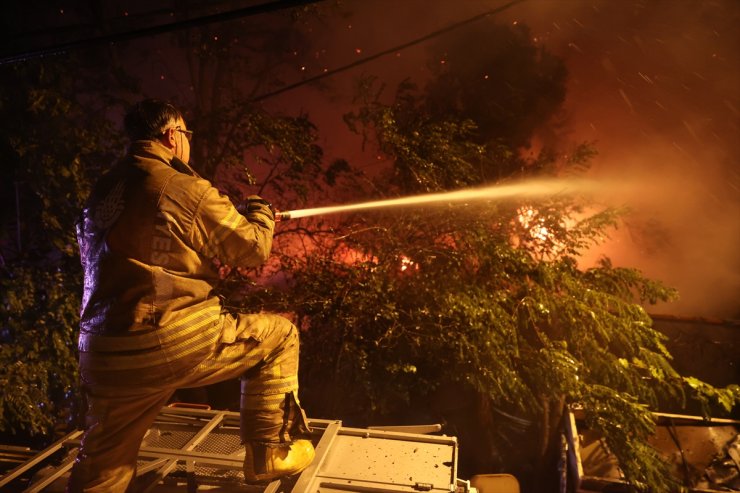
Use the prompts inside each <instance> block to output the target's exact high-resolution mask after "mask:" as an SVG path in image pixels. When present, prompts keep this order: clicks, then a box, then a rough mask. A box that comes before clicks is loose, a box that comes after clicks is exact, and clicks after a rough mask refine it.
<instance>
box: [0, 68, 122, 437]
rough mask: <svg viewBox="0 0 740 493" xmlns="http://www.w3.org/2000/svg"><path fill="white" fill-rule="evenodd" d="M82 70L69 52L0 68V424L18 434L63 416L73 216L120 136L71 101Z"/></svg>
mask: <svg viewBox="0 0 740 493" xmlns="http://www.w3.org/2000/svg"><path fill="white" fill-rule="evenodd" d="M73 67H77V68H78V69H79V71H78V72H75V71H74V70H72V68H73ZM83 73H84V72H83V70H82V65H80V64H77V62H76V61H74V60H72V59H57V60H54V61H52V60H45V61H44V62H43V63H41V62H38V63H36V62H28V63H25V64H22V65H10V66H4V67H2V69H1V70H0V80H2V83H1V84H0V88H2V89H1V90H0V116H1V117H0V122H2V123H0V125H1V126H2V132H0V135H2V137H0V159H1V160H2V161H3V162H4V163H6V165H7V166H6V169H5V173H6V174H5V179H4V180H2V188H3V190H2V192H3V193H2V196H3V198H2V200H3V201H4V203H3V209H2V210H3V215H2V218H1V219H2V235H3V236H2V243H0V253H1V254H2V268H1V269H0V284H1V285H2V291H1V292H2V293H3V294H2V297H1V298H0V324H1V326H0V340H1V341H2V347H1V349H0V384H1V385H2V388H3V389H4V392H3V395H2V396H1V397H0V418H1V420H0V431H2V432H6V433H12V434H19V435H21V436H22V435H24V434H25V435H38V436H41V435H46V436H47V437H48V436H49V433H50V431H51V429H52V428H53V427H54V426H55V425H58V424H60V422H62V421H63V418H64V416H65V414H66V413H68V409H67V405H68V403H67V402H66V400H67V399H68V398H69V397H70V396H71V395H72V394H74V391H75V388H76V386H77V377H76V367H77V365H76V345H77V340H76V331H77V325H78V321H79V315H78V314H79V302H80V294H81V291H82V286H81V282H82V275H81V269H80V262H79V257H78V253H77V244H76V239H75V228H74V221H75V219H76V217H77V215H78V213H79V211H80V209H81V205H82V202H83V200H84V198H85V197H86V195H87V191H88V189H89V186H90V181H91V176H94V174H96V173H97V172H98V171H99V169H100V167H101V166H102V165H103V164H105V165H107V164H108V163H109V162H110V161H111V160H112V149H114V148H115V147H114V146H116V145H117V144H118V143H119V142H118V140H117V139H116V138H113V137H112V132H110V127H109V125H107V124H106V123H105V121H104V120H99V121H97V122H96V123H94V122H95V121H96V120H98V118H99V116H97V115H99V113H97V108H96V107H95V106H93V105H92V104H91V105H88V106H84V105H83V104H82V103H81V101H80V100H79V99H76V98H78V97H79V98H81V97H82V96H83V94H84V91H82V89H81V88H80V86H79V84H80V83H81V80H82V79H83ZM108 102H109V101H108ZM83 121H84V122H87V123H86V124H85V125H77V124H74V123H73V122H83Z"/></svg>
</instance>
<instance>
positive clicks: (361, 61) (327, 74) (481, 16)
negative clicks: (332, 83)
mask: <svg viewBox="0 0 740 493" xmlns="http://www.w3.org/2000/svg"><path fill="white" fill-rule="evenodd" d="M524 1H525V0H513V1H512V2H509V3H507V4H504V5H502V6H500V7H497V8H495V9H493V10H489V11H487V12H483V13H481V14H478V15H476V16H473V17H470V18H469V19H465V20H463V21H460V22H456V23H454V24H450V25H449V26H447V27H444V28H442V29H439V30H437V31H434V32H431V33H429V34H427V35H425V36H422V37H420V38H416V39H413V40H411V41H408V42H406V43H403V44H401V45H398V46H395V47H393V48H389V49H387V50H383V51H381V52H378V53H376V54H374V55H370V56H368V57H365V58H361V59H359V60H356V61H354V62H352V63H350V64H347V65H343V66H341V67H338V68H335V69H333V70H328V71H326V72H323V73H321V74H319V75H316V76H313V77H309V78H308V79H303V80H301V81H299V82H295V83H293V84H289V85H287V86H284V87H281V88H280V89H276V90H275V91H271V92H268V93H265V94H262V95H260V96H257V97H256V98H254V99H252V101H253V102H258V101H262V100H264V99H267V98H271V97H273V96H277V95H278V94H282V93H284V92H287V91H290V90H293V89H295V88H297V87H300V86H303V85H305V84H310V83H312V82H316V81H318V80H321V79H324V78H326V77H331V76H332V75H335V74H338V73H340V72H344V71H345V70H349V69H351V68H354V67H357V66H359V65H362V64H364V63H367V62H370V61H372V60H375V59H378V58H380V57H382V56H385V55H389V54H391V53H395V52H397V51H399V50H403V49H405V48H408V47H410V46H413V45H416V44H419V43H422V42H424V41H427V40H429V39H431V38H434V37H436V36H439V35H441V34H445V33H448V32H450V31H453V30H455V29H458V28H460V27H463V26H465V25H468V24H471V23H473V22H476V21H479V20H481V19H484V18H486V17H488V16H491V15H494V14H498V13H500V12H503V11H504V10H507V9H509V8H510V7H513V6H514V5H516V4H518V3H522V2H524Z"/></svg>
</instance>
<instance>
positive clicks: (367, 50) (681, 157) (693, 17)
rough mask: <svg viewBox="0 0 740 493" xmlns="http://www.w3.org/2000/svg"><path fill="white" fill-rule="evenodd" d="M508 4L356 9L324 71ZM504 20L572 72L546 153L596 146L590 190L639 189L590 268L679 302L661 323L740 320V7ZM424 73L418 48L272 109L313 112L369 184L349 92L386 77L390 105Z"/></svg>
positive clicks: (326, 34) (643, 0) (549, 8)
mask: <svg viewBox="0 0 740 493" xmlns="http://www.w3.org/2000/svg"><path fill="white" fill-rule="evenodd" d="M503 3H504V2H500V1H498V0H466V1H465V2H450V1H447V0H434V1H431V0H424V1H416V0H408V1H404V2H390V1H382V0H379V1H375V2H359V1H348V2H345V3H344V4H343V5H344V9H345V10H346V13H347V14H348V15H347V16H346V17H344V18H343V19H342V21H340V22H338V23H337V24H335V25H326V26H322V28H321V29H317V30H315V31H314V35H315V39H314V41H315V42H316V44H317V46H318V50H317V52H316V53H317V60H320V61H321V63H324V64H325V66H327V67H335V66H340V65H342V64H345V63H347V62H351V61H352V60H353V57H360V56H363V55H365V54H372V53H377V52H379V51H381V50H385V49H387V48H389V47H390V46H394V45H398V44H401V43H403V42H405V41H408V40H409V39H414V38H416V37H418V36H420V35H424V34H427V33H430V32H432V31H435V30H437V29H440V28H442V27H445V26H447V25H450V24H452V23H454V22H458V21H461V20H464V19H466V18H470V17H472V16H474V15H477V14H479V13H481V12H485V11H489V10H492V9H494V8H496V7H499V6H501V5H502V4H503ZM350 14H351V15H350ZM496 19H498V20H500V21H501V22H507V23H512V22H521V23H524V24H527V25H528V26H529V27H530V28H531V32H532V36H533V37H534V38H535V42H536V43H538V44H540V45H542V46H543V47H545V48H546V49H547V50H549V51H551V52H553V53H555V54H556V55H559V56H561V57H563V58H564V60H565V61H566V64H567V67H568V70H569V79H568V80H569V82H568V95H567V100H566V103H565V112H564V116H563V118H561V119H560V122H561V123H562V124H561V125H559V126H557V127H555V128H551V129H549V131H548V132H543V134H542V138H543V139H547V138H548V136H550V137H554V138H553V140H552V141H551V142H548V141H545V143H546V144H552V143H561V144H562V143H565V144H566V145H565V146H564V147H563V148H565V147H567V144H569V143H577V142H584V141H586V142H593V144H594V146H595V147H596V149H597V150H598V152H599V154H598V156H597V157H596V158H595V160H594V162H593V169H592V177H595V178H599V177H601V178H603V179H604V180H605V181H609V182H616V183H618V182H629V183H630V184H632V185H634V186H633V187H632V189H633V190H638V192H636V193H630V194H622V195H620V196H614V197H611V199H612V200H613V201H615V202H616V203H619V204H621V205H626V206H628V207H630V209H631V210H632V213H631V214H630V215H629V216H628V217H626V218H625V222H624V224H623V226H622V227H621V228H620V229H619V230H618V231H616V232H615V234H614V235H613V237H612V239H611V241H609V242H607V243H606V244H604V245H603V246H602V247H601V248H598V249H596V250H594V251H592V252H589V256H588V257H587V258H585V259H584V262H588V261H592V260H593V259H594V258H596V257H598V256H600V255H607V256H609V257H611V258H612V260H613V261H614V263H615V264H616V265H621V266H627V267H636V268H638V269H640V270H642V271H643V272H644V273H645V274H646V275H648V276H649V277H651V278H655V279H658V280H661V281H663V282H665V283H666V284H668V285H670V286H673V287H675V288H677V289H678V290H679V292H680V295H681V299H680V301H678V302H675V303H671V304H666V305H660V306H658V307H653V308H649V309H650V310H651V311H653V312H658V313H671V314H677V315H686V316H702V317H718V318H737V317H740V304H739V303H738V300H740V255H738V253H737V252H738V251H740V193H738V190H739V189H740V176H739V175H738V171H737V164H738V160H739V159H740V145H739V144H738V136H739V135H740V101H739V98H738V90H737V88H738V87H740V63H738V57H737V49H738V48H740V31H738V30H737V29H736V26H737V25H738V21H740V2H737V1H735V0H714V1H712V0H707V1H700V0H649V1H648V0H627V1H624V2H615V1H613V0H563V1H552V0H526V1H524V2H522V3H519V4H517V5H515V6H513V7H511V8H510V9H508V10H506V11H505V12H503V13H502V14H498V15H497V16H496ZM445 36H455V33H454V32H453V33H450V34H446V35H445ZM322 46H324V47H325V49H321V47H322ZM473 49H474V48H473ZM427 63H428V59H427V52H426V51H425V48H424V47H423V46H415V47H413V48H409V49H407V50H403V51H400V52H399V53H397V54H395V56H388V57H385V58H383V59H379V60H376V61H374V62H372V63H370V64H367V65H364V66H362V68H361V69H358V70H354V71H353V72H351V73H348V74H344V75H343V76H342V77H336V78H333V79H332V80H330V81H327V85H328V86H329V87H330V89H331V91H328V92H323V93H322V94H321V96H320V97H317V94H316V91H315V89H305V90H302V91H295V92H294V93H292V94H290V95H286V97H284V98H281V100H280V101H279V102H278V101H276V102H275V106H276V107H280V108H284V109H286V110H288V109H289V108H295V107H300V108H302V109H303V110H304V111H306V112H308V113H309V114H310V115H311V117H312V118H314V119H316V120H317V121H318V122H319V126H320V128H321V130H322V133H324V134H325V135H330V136H331V137H330V138H327V140H326V141H325V142H323V144H324V145H325V146H326V151H327V155H328V156H331V155H332V154H336V155H338V156H344V157H348V158H350V159H351V160H352V161H353V162H354V163H360V164H361V165H362V164H363V163H364V165H365V166H366V169H367V170H368V171H369V170H371V169H372V168H373V166H377V165H376V162H375V161H374V159H375V156H371V155H368V154H367V153H365V152H360V151H359V149H360V146H359V145H360V143H359V140H358V137H357V136H354V135H350V134H347V133H346V129H343V128H342V127H343V123H341V114H342V113H343V112H345V111H346V110H347V106H346V105H345V104H344V103H346V102H348V101H350V100H351V96H352V81H353V80H355V79H356V78H357V77H358V76H360V75H363V74H372V75H377V76H378V77H379V78H380V79H381V80H382V81H384V82H386V84H387V92H388V93H389V94H392V92H393V90H392V89H393V87H394V86H395V84H396V83H397V82H399V81H400V80H403V79H404V78H407V77H410V78H411V79H412V80H414V81H415V82H418V83H423V82H424V80H425V78H426V77H428V75H429V70H428V65H427ZM308 94H310V96H309V97H306V96H307V95H308ZM329 94H331V98H332V100H331V102H330V103H329V104H327V98H326V96H327V95H329ZM563 122H564V123H563ZM342 132H345V133H344V134H343V133H342ZM343 135H344V136H346V138H344V137H343ZM336 142H342V143H340V144H337V143H336ZM350 143H351V145H349V144H350Z"/></svg>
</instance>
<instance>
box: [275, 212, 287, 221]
mask: <svg viewBox="0 0 740 493" xmlns="http://www.w3.org/2000/svg"><path fill="white" fill-rule="evenodd" d="M288 219H290V212H288V211H285V212H282V211H275V222H280V221H287V220H288Z"/></svg>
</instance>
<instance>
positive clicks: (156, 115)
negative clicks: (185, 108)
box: [123, 99, 182, 140]
mask: <svg viewBox="0 0 740 493" xmlns="http://www.w3.org/2000/svg"><path fill="white" fill-rule="evenodd" d="M180 118H182V113H180V111H179V110H178V109H177V108H175V107H174V106H172V105H171V104H170V103H165V102H164V101H159V100H157V99H145V100H143V101H140V102H138V103H136V104H135V105H133V106H132V107H131V108H130V109H129V111H128V113H127V114H126V117H125V118H124V120H123V123H124V125H125V127H126V133H127V134H128V136H129V138H130V139H131V140H150V139H156V138H158V137H159V136H160V135H162V134H163V133H164V131H165V130H167V126H168V125H170V124H172V123H173V122H175V121H177V120H178V119H180Z"/></svg>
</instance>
